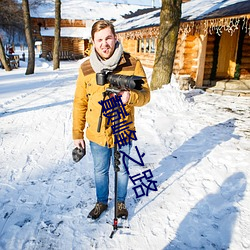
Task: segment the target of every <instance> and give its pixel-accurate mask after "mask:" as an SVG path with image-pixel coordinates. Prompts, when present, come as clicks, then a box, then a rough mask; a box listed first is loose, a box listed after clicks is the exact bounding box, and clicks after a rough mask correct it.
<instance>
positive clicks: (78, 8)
mask: <svg viewBox="0 0 250 250" xmlns="http://www.w3.org/2000/svg"><path fill="white" fill-rule="evenodd" d="M61 2H62V4H61V17H62V19H71V20H76V19H78V20H96V19H100V18H104V19H108V20H111V19H118V18H121V15H124V14H128V13H130V12H131V11H132V12H135V11H136V10H138V9H143V8H149V7H150V6H148V5H146V4H145V5H140V4H141V2H140V1H139V4H136V3H133V4H127V3H120V4H116V3H115V2H112V1H111V2H109V1H105V2H100V3H99V2H98V1H95V0H85V1H82V0H73V1H68V0H62V1H61ZM30 13H31V16H32V17H40V18H41V17H43V18H54V17H55V4H54V3H53V2H52V1H45V4H43V5H40V6H38V8H36V9H31V10H30Z"/></svg>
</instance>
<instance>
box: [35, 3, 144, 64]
mask: <svg viewBox="0 0 250 250" xmlns="http://www.w3.org/2000/svg"><path fill="white" fill-rule="evenodd" d="M139 8H146V7H145V6H138V5H131V4H114V3H108V2H99V3H98V2H95V1H88V0H86V1H82V0H71V1H68V0H62V4H61V18H62V20H61V44H60V58H61V59H69V58H75V59H79V58H83V57H84V56H86V55H89V53H90V45H91V44H90V42H91V39H90V37H91V34H90V32H91V27H92V24H93V22H95V21H96V20H98V19H108V20H111V21H115V20H116V19H117V18H121V15H124V14H128V13H130V12H132V11H136V10H137V9H139ZM54 9H55V6H54V3H52V2H46V3H45V4H42V5H39V7H38V8H36V9H33V10H31V21H32V29H33V37H34V40H35V41H36V42H37V41H40V42H41V51H42V53H41V57H43V58H48V59H49V58H50V59H51V57H52V52H53V46H54V24H55V18H54V16H55V13H54Z"/></svg>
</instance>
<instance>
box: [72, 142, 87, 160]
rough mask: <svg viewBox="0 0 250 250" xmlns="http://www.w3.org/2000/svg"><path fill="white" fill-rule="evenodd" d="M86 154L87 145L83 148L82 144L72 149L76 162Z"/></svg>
mask: <svg viewBox="0 0 250 250" xmlns="http://www.w3.org/2000/svg"><path fill="white" fill-rule="evenodd" d="M85 154H86V149H85V147H84V148H82V147H81V146H80V147H76V148H74V149H73V151H72V157H73V160H74V161H75V162H78V161H80V160H81V159H82V158H83V156H84V155H85Z"/></svg>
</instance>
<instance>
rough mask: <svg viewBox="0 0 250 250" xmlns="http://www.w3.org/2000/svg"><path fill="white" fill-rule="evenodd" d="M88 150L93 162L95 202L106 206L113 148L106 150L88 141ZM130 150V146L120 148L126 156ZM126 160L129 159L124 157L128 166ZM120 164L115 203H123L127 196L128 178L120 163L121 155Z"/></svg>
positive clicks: (106, 148)
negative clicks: (89, 149)
mask: <svg viewBox="0 0 250 250" xmlns="http://www.w3.org/2000/svg"><path fill="white" fill-rule="evenodd" d="M90 148H91V153H92V156H93V161H94V175H95V186H96V197H97V202H102V203H104V204H107V203H108V196H109V168H110V163H111V160H112V163H113V165H114V148H108V147H107V146H106V147H103V146H100V145H98V144H96V143H94V142H92V141H90ZM130 149H131V145H126V146H124V147H122V148H121V150H122V151H124V152H125V153H126V154H129V153H130ZM128 160H129V159H128V158H127V157H126V160H125V162H126V166H128ZM120 162H121V164H120V165H119V168H120V171H119V172H118V180H117V189H118V191H117V201H120V202H124V201H125V198H126V195H127V187H128V179H129V176H128V174H127V172H126V169H125V167H124V165H123V162H122V154H121V157H120Z"/></svg>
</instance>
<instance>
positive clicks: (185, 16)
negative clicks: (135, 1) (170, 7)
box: [114, 0, 250, 32]
mask: <svg viewBox="0 0 250 250" xmlns="http://www.w3.org/2000/svg"><path fill="white" fill-rule="evenodd" d="M246 1H248V0H226V1H225V0H204V1H201V0H191V1H189V2H186V3H182V5H181V8H182V10H181V12H182V14H181V19H182V20H185V21H192V20H196V19H204V18H206V15H209V14H211V13H212V12H213V11H215V10H219V9H222V8H225V7H229V6H230V5H234V4H236V3H241V2H242V3H243V2H246ZM238 11H244V13H249V11H250V10H238ZM160 12H161V9H160V8H156V10H153V11H152V12H149V13H146V14H142V15H140V16H135V17H131V18H128V19H123V18H120V19H118V20H117V21H116V22H115V23H114V24H115V28H116V31H117V32H118V31H119V32H122V31H127V30H132V29H134V30H135V29H139V28H142V27H149V26H158V25H159V24H160Z"/></svg>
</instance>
